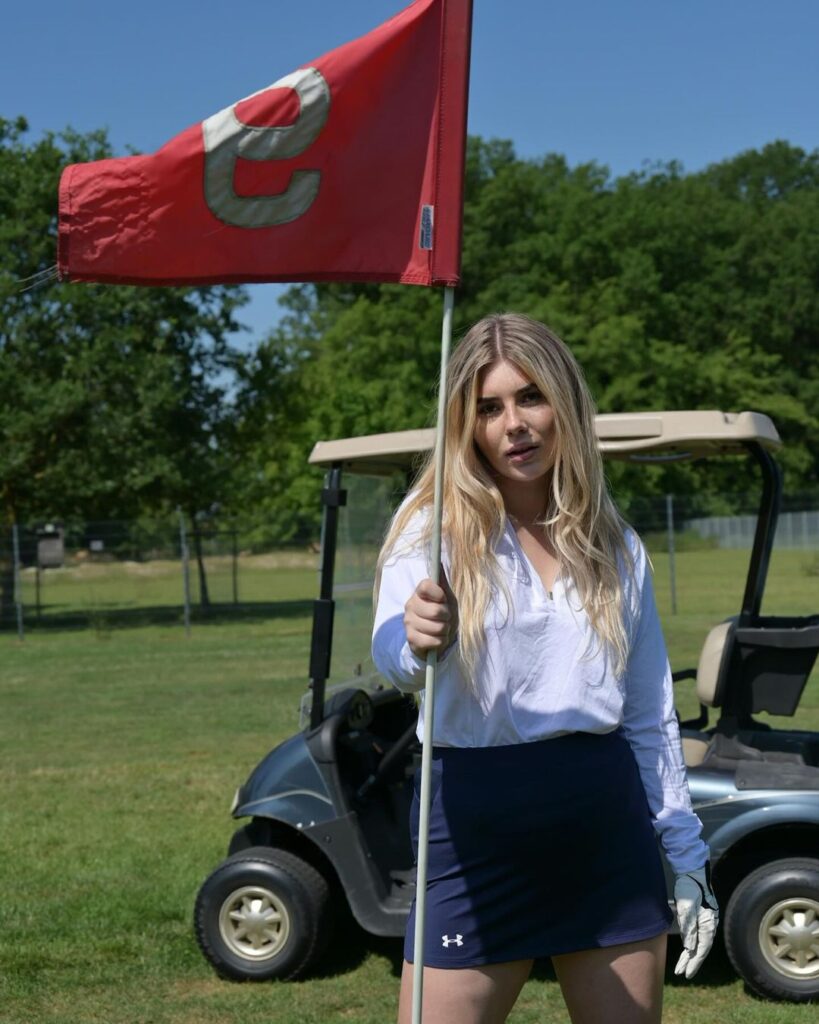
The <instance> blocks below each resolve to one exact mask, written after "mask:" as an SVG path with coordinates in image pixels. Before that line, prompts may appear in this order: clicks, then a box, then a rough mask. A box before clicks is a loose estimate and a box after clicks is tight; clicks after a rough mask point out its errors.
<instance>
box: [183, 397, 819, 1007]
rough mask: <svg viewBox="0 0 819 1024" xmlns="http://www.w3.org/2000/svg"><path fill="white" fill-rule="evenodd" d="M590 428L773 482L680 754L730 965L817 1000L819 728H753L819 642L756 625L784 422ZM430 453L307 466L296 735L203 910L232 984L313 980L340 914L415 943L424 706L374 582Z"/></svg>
mask: <svg viewBox="0 0 819 1024" xmlns="http://www.w3.org/2000/svg"><path fill="white" fill-rule="evenodd" d="M596 429H597V436H598V440H599V444H600V448H601V450H602V452H603V453H604V455H605V456H606V458H612V459H622V460H630V461H635V462H637V461H639V462H646V461H652V460H657V461H662V460H667V459H669V458H703V457H709V456H722V455H728V456H730V455H734V456H736V455H745V456H748V455H750V456H752V457H753V459H754V460H755V461H756V463H757V465H758V467H759V470H760V472H761V476H762V497H761V506H760V509H759V514H758V518H757V524H756V533H755V538H754V542H753V549H752V552H751V558H750V563H749V568H748V575H747V580H746V584H745V592H744V597H743V600H742V606H741V608H740V610H739V612H738V614H737V615H735V616H734V617H732V618H731V619H729V620H728V621H726V622H722V623H719V624H717V625H715V626H714V628H713V629H712V630H711V632H710V633H709V635H708V637H707V638H706V640H705V644H704V646H703V649H702V655H701V657H700V661H699V666H698V668H697V669H696V670H693V669H691V670H685V671H682V672H677V673H675V679H684V678H694V679H695V680H696V688H697V694H698V697H699V701H700V714H699V716H698V717H696V718H694V719H691V720H689V721H685V722H683V723H682V732H683V743H684V748H685V756H686V763H687V765H688V766H689V773H688V774H689V785H690V789H691V795H692V799H693V802H694V805H695V808H696V809H697V811H698V813H699V815H700V817H701V819H702V821H703V825H704V837H705V839H706V840H707V841H708V843H709V844H710V846H711V853H712V867H713V877H714V884H715V887H716V891H717V894H718V896H719V899H720V903H721V906H722V910H723V925H724V937H725V944H726V948H727V951H728V955H729V957H730V959H731V962H732V963H733V965H734V967H735V968H736V970H737V971H738V973H739V974H740V975H741V976H742V977H743V978H744V980H745V981H746V982H747V984H748V985H749V986H750V987H751V988H752V989H753V990H754V991H755V992H757V993H759V994H761V995H763V996H767V997H770V998H779V999H788V1000H793V1001H805V1000H809V999H812V998H813V999H815V998H819V732H807V731H797V730H783V729H778V728H771V727H770V725H769V724H767V723H765V722H762V721H760V720H758V719H756V718H755V717H754V716H755V715H757V714H758V713H760V712H765V711H767V712H770V713H773V714H776V715H793V714H794V712H795V711H796V708H797V706H798V704H799V700H800V697H801V695H802V691H803V689H804V687H805V683H806V681H807V679H808V676H809V675H810V672H811V668H812V666H813V663H814V660H815V658H816V654H817V650H819V615H814V616H810V617H804V618H795V617H789V618H785V617H777V618H774V617H770V616H763V615H761V614H760V610H761V603H762V596H763V591H764V587H765V579H766V574H767V570H768V562H769V558H770V555H771V549H772V545H773V539H774V532H775V528H776V521H777V514H778V510H779V505H780V499H781V476H780V472H779V469H778V467H777V464H776V462H775V460H774V458H773V456H772V454H771V453H772V452H773V451H774V450H775V449H776V448H777V447H778V446H779V443H780V442H779V438H778V435H777V433H776V429H775V428H774V426H773V424H772V423H771V421H770V420H769V419H768V417H767V416H764V415H761V414H759V413H752V412H742V413H736V414H730V413H722V412H717V411H710V412H652V413H637V414H614V415H600V416H598V417H597V422H596ZM432 443H433V432H432V431H431V430H416V431H404V432H400V433H395V434H382V435H376V436H372V437H361V438H354V439H349V440H338V441H329V442H320V443H318V444H317V445H316V446H315V448H314V450H313V452H312V455H311V456H310V462H311V463H312V464H313V465H317V466H322V467H324V468H325V469H326V477H325V486H324V490H323V492H322V500H323V504H324V513H323V526H322V546H321V593H320V596H319V598H318V600H317V601H316V602H315V608H314V618H313V634H312V643H311V653H310V680H311V681H310V689H309V691H308V694H306V696H305V700H304V701H303V703H302V721H301V729H300V731H299V732H297V733H296V734H295V735H294V736H292V737H291V738H290V739H288V740H286V741H285V742H284V743H282V744H280V745H279V746H278V747H276V749H274V750H273V751H271V753H269V754H268V755H267V756H266V757H265V758H264V759H263V760H262V761H261V762H260V764H259V765H258V766H257V767H256V768H255V770H254V771H253V772H252V773H251V775H250V777H249V778H248V780H247V781H246V782H245V783H244V784H243V785H242V786H240V787H239V789H238V790H237V791H236V795H235V797H234V801H233V806H232V807H231V813H232V815H233V816H234V818H239V819H249V821H247V823H245V824H244V825H242V827H241V828H239V829H238V831H237V832H236V833H235V834H234V836H233V839H232V841H231V843H230V847H229V850H228V857H227V859H226V860H225V861H223V863H222V864H221V865H219V867H217V868H216V870H215V871H214V872H213V873H212V874H211V875H210V877H209V878H208V879H207V880H206V881H205V882H204V884H203V885H202V887H201V890H200V892H199V895H198V898H197V901H196V909H195V927H196V935H197V938H198V941H199V944H200V946H201V948H202V951H203V953H204V954H205V956H206V957H207V959H208V960H209V961H210V962H211V964H212V965H213V966H214V967H215V969H216V970H217V971H218V973H219V974H221V975H223V976H225V977H229V978H235V979H257V980H259V979H265V978H293V977H296V976H299V975H303V974H305V973H307V972H309V970H310V969H311V968H312V967H313V966H314V965H315V964H316V962H317V960H318V958H319V957H320V955H321V952H322V949H323V948H324V946H325V944H326V943H327V942H328V941H329V939H330V937H331V934H332V930H333V924H334V919H335V918H336V917H337V913H336V912H337V911H338V909H339V908H340V907H341V906H343V903H344V902H346V904H347V906H348V907H349V911H351V912H352V915H353V917H354V918H355V919H356V920H357V921H358V923H359V924H360V925H361V926H362V928H364V929H365V930H366V931H368V932H370V933H372V934H373V935H381V936H400V935H402V934H403V932H404V928H405V922H406V919H407V914H408V912H409V908H410V904H411V902H412V899H413V895H414V868H413V860H412V854H411V849H410V840H409V830H408V817H409V805H410V800H411V797H412V775H413V773H414V770H415V768H416V766H417V764H418V761H419V747H418V743H417V741H416V738H415V720H416V708H415V704H414V701H413V699H412V698H410V697H407V696H405V695H403V694H401V693H399V692H398V691H396V690H394V689H393V688H392V687H390V686H389V685H387V684H386V683H385V682H384V680H382V679H381V678H380V677H379V676H378V674H377V672H376V671H375V670H374V667H373V665H372V662H371V661H370V659H369V634H370V624H371V615H372V578H373V571H374V564H375V558H376V555H377V551H378V547H379V544H380V541H381V538H382V536H383V530H384V526H385V522H386V518H387V516H388V514H389V512H390V510H391V509H392V508H393V507H394V505H395V503H396V501H397V500H398V499H399V498H400V496H401V494H402V493H403V492H404V491H405V490H406V487H407V485H408V482H409V480H410V479H411V472H412V468H413V466H414V465H415V464H416V462H417V459H418V457H419V456H420V455H422V454H423V453H424V452H425V451H427V450H428V449H429V447H430V445H431V444H432ZM342 481H343V482H344V487H342ZM348 498H349V499H350V500H349V503H348ZM331 645H332V646H333V664H334V674H333V677H332V678H333V679H334V680H335V679H338V680H339V682H338V683H337V684H336V685H333V686H332V687H330V688H328V686H327V684H328V681H329V680H330V679H331V676H330V652H331ZM709 713H714V714H715V715H716V721H714V722H713V723H712V722H711V721H710V720H709ZM668 879H669V883H671V874H670V871H669V872H668ZM336 939H337V941H341V940H342V937H341V936H340V935H337V937H336Z"/></svg>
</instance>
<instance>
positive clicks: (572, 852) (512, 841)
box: [404, 731, 672, 967]
mask: <svg viewBox="0 0 819 1024" xmlns="http://www.w3.org/2000/svg"><path fill="white" fill-rule="evenodd" d="M419 792H420V778H419V775H418V774H416V779H415V799H414V800H413V803H412V810H411V812H410V830H411V834H412V843H413V853H414V854H415V855H416V857H417V854H418V815H419V802H418V796H419ZM431 794H432V795H431V808H430V842H429V868H428V879H427V883H428V886H427V922H426V924H427V927H426V937H425V956H424V963H425V964H426V965H427V966H429V967H474V966H478V965H480V964H490V963H502V962H505V961H509V960H525V959H529V958H538V957H547V956H555V955H558V954H560V953H572V952H576V951H578V950H584V949H594V948H599V947H601V946H612V945H617V944H618V943H622V942H636V941H638V940H640V939H647V938H651V937H653V936H656V935H660V934H661V933H663V932H665V931H667V930H668V927H669V925H670V924H671V919H672V918H671V912H670V909H669V906H668V900H667V895H666V885H665V878H664V874H663V868H662V862H661V859H660V853H659V848H658V844H657V839H656V836H655V833H654V829H653V827H652V825H651V820H650V818H649V810H648V804H647V803H646V796H645V790H644V789H643V785H642V782H641V780H640V776H639V774H638V770H637V763H636V761H635V760H634V755H633V754H632V751H631V747H630V746H629V745H628V742H627V741H626V739H625V737H624V736H623V734H622V733H621V732H619V731H618V732H612V733H607V734H605V735H593V734H590V733H572V734H570V735H567V736H560V737H557V738H555V739H548V740H541V741H539V742H536V743H518V744H514V745H512V746H504V747H469V748H455V747H436V748H435V749H434V750H433V754H432V777H431ZM414 934H415V905H414V904H413V907H412V911H411V913H410V917H409V921H408V924H407V934H406V939H405V942H404V956H405V957H406V959H407V960H409V961H410V962H412V961H413V940H414Z"/></svg>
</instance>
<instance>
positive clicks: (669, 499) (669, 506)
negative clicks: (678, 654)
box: [665, 494, 677, 615]
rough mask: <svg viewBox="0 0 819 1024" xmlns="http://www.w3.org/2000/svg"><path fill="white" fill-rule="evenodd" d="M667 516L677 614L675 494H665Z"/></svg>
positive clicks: (673, 602) (672, 586)
mask: <svg viewBox="0 0 819 1024" xmlns="http://www.w3.org/2000/svg"><path fill="white" fill-rule="evenodd" d="M665 518H666V524H667V526H668V574H669V579H670V580H671V614H672V615H676V614H677V573H676V567H675V564H674V495H673V494H666V496H665Z"/></svg>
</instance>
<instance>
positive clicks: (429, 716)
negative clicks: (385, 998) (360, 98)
mask: <svg viewBox="0 0 819 1024" xmlns="http://www.w3.org/2000/svg"><path fill="white" fill-rule="evenodd" d="M454 305H455V289H454V288H445V289H444V318H443V323H442V325H441V381H440V385H439V391H438V423H437V427H436V436H435V495H434V499H433V508H432V514H433V526H432V551H431V560H432V572H433V574H434V577H435V582H436V583H439V582H440V575H441V520H442V518H443V490H444V486H443V485H444V437H445V435H446V391H447V384H446V373H447V366H448V365H449V349H450V345H451V342H452V310H453V308H454ZM437 665H438V652H437V651H430V652H429V654H428V655H427V671H426V680H425V686H424V738H423V744H422V748H421V794H420V797H419V820H418V874H417V878H416V885H415V938H414V946H413V962H414V967H413V973H412V1024H421V1007H422V1004H423V997H424V931H425V926H426V914H427V861H428V854H429V805H430V778H431V774H432V773H431V769H432V740H433V736H434V732H433V728H434V720H433V714H434V710H435V670H436V668H437Z"/></svg>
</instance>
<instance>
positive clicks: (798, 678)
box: [672, 615, 819, 768]
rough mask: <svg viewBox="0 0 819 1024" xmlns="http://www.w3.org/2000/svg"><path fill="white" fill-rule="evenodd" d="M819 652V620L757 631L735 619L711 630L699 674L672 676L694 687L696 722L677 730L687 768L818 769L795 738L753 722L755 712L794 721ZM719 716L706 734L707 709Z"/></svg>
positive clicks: (777, 620)
mask: <svg viewBox="0 0 819 1024" xmlns="http://www.w3.org/2000/svg"><path fill="white" fill-rule="evenodd" d="M817 651H819V616H816V615H812V616H804V617H785V616H777V617H774V616H759V617H757V619H756V621H755V623H754V625H752V626H744V625H740V624H739V617H738V616H735V617H733V618H730V619H727V620H726V621H725V622H721V623H719V625H717V626H715V627H714V628H713V629H712V630H711V631H710V633H709V634H708V636H707V637H706V639H705V643H704V644H703V648H702V653H701V654H700V660H699V664H698V666H697V669H696V671H694V670H693V669H686V670H685V671H682V672H675V673H674V675H673V677H672V678H673V679H674V681H675V682H677V681H678V680H680V679H691V678H695V679H696V686H697V698H698V700H699V702H700V714H699V716H698V717H697V718H695V719H690V720H688V721H685V722H681V723H680V733H681V737H682V742H683V755H684V758H685V763H686V765H687V766H688V767H689V768H693V767H697V766H703V767H705V766H708V767H713V768H729V767H731V766H732V764H733V763H734V762H736V761H748V760H755V761H758V760H762V761H768V762H776V763H783V762H791V763H794V764H801V765H805V764H808V765H816V764H817V763H819V756H818V754H817V751H816V749H815V746H816V745H815V742H813V741H809V740H808V739H807V738H806V737H803V736H802V735H801V734H799V733H792V734H790V735H788V734H786V733H784V732H783V731H782V730H779V731H777V732H776V733H775V734H774V733H772V732H771V730H770V726H768V725H766V724H765V723H764V722H758V721H756V720H755V719H754V718H752V717H751V716H752V715H753V714H755V713H757V712H760V711H767V712H769V713H771V714H774V715H789V716H790V715H793V714H794V713H795V711H796V708H797V706H798V704H799V700H800V698H801V696H802V691H803V690H804V688H805V683H806V682H807V679H808V676H809V675H810V673H811V669H812V668H813V664H814V661H815V660H816V655H817ZM709 708H719V709H720V712H721V717H720V719H719V721H718V722H717V724H716V726H715V727H714V728H712V729H707V726H708V709H709Z"/></svg>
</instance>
